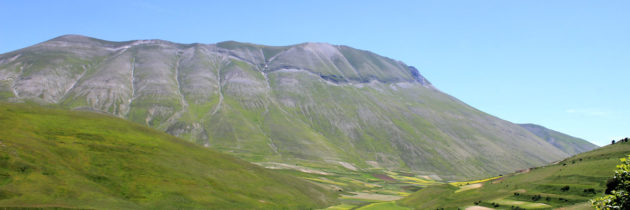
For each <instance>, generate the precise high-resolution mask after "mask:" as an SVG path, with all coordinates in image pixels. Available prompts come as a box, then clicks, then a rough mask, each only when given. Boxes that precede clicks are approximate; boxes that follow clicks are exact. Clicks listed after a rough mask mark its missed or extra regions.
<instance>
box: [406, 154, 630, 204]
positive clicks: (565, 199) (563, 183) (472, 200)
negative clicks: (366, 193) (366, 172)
mask: <svg viewBox="0 0 630 210" xmlns="http://www.w3.org/2000/svg"><path fill="white" fill-rule="evenodd" d="M629 153H630V144H629V143H618V144H615V145H609V146H605V147H602V148H599V149H596V150H593V151H590V152H586V153H582V154H579V155H576V156H573V157H570V158H567V159H565V160H563V161H560V162H558V163H556V164H552V165H548V166H544V167H538V168H532V169H531V170H530V172H527V173H515V174H509V175H506V176H504V177H502V179H496V178H497V177H493V178H489V179H484V180H478V181H471V182H465V183H464V182H459V183H449V184H442V185H432V186H428V187H426V188H424V189H421V190H419V191H418V192H415V193H413V194H412V195H410V196H409V197H406V198H404V199H402V200H400V201H398V204H400V205H404V206H408V207H414V208H418V209H435V208H447V209H448V208H465V207H467V206H473V205H480V206H486V207H492V206H493V204H498V205H499V208H501V206H503V208H505V207H510V206H518V207H521V208H526V209H535V208H560V207H571V208H573V207H575V208H585V206H584V203H585V202H588V201H589V200H590V199H592V198H594V197H597V196H600V195H602V194H603V191H604V189H605V188H606V186H605V184H606V180H607V179H609V178H610V177H611V176H612V174H613V170H614V169H615V166H616V165H617V164H618V163H619V158H621V157H624V156H625V155H627V154H629ZM482 181H483V182H482ZM466 183H469V184H470V185H466ZM480 183H481V184H483V185H482V186H481V187H474V188H473V187H471V185H473V184H480ZM591 191H594V192H595V193H592V192H591Z"/></svg>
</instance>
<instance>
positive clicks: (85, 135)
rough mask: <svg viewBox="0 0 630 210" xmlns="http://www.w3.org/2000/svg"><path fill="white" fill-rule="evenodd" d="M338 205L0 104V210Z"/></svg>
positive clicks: (140, 139)
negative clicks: (27, 209)
mask: <svg viewBox="0 0 630 210" xmlns="http://www.w3.org/2000/svg"><path fill="white" fill-rule="evenodd" d="M334 199H335V195H334V194H332V193H331V192H329V190H325V189H323V188H321V187H318V186H316V185H314V184H311V183H309V182H307V181H305V180H303V179H300V178H295V177H292V176H288V175H283V174H279V173H276V172H272V171H270V170H268V169H263V168H262V167H259V166H255V165H252V164H250V163H247V162H245V161H242V160H239V159H236V158H234V157H232V156H229V155H225V154H221V153H218V152H215V151H214V150H212V149H207V148H204V147H201V146H199V145H195V144H192V143H189V142H187V141H184V140H181V139H178V138H175V137H172V136H170V135H167V134H164V133H162V132H158V131H155V130H153V129H150V128H146V127H145V126H141V125H138V124H136V123H131V122H128V121H125V120H122V119H118V118H115V117H110V116H106V115H102V114H96V113H90V112H80V111H63V110H58V109H48V108H42V107H39V106H32V105H27V104H8V103H0V208H2V207H66V208H96V209H142V208H148V209H156V208H158V209H178V208H184V209H192V208H201V209H207V208H219V209H231V208H237V209H253V208H292V209H305V208H316V207H324V206H327V205H330V204H332V202H334Z"/></svg>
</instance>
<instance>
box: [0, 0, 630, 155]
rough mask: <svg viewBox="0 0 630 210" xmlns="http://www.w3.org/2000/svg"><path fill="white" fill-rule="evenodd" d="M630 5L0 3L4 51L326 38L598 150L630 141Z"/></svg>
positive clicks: (487, 1) (572, 0)
mask: <svg viewBox="0 0 630 210" xmlns="http://www.w3.org/2000/svg"><path fill="white" fill-rule="evenodd" d="M628 11H630V2H628V1H612V0H611V1H579V0H569V1H547V0H544V1H542V0H541V1H538V0H527V1H525V0H523V1H516V0H514V1H498V0H480V1H469V0H465V1H448V0H439V1H365V0H364V1H264V0H263V1H222V2H210V1H199V2H181V1H177V2H176V1H133V0H126V1H101V2H98V1H63V0H59V1H12V0H0V19H1V20H3V21H2V25H1V26H0V53H4V52H8V51H12V50H16V49H19V48H23V47H26V46H29V45H33V44H36V43H38V42H42V41H45V40H48V39H51V38H53V37H56V36H59V35H63V34H82V35H87V36H92V37H96V38H101V39H106V40H113V41H125V40H132V39H154V38H155V39H164V40H170V41H174V42H180V43H192V42H200V43H215V42H219V41H225V40H236V41H243V42H252V43H259V44H266V45H289V44H296V43H301V42H307V41H309V42H328V43H333V44H343V45H348V46H352V47H355V48H360V49H365V50H370V51H373V52H375V53H378V54H381V55H384V56H387V57H391V58H394V59H397V60H401V61H403V62H405V63H407V64H408V65H413V66H416V67H417V68H418V69H419V70H420V72H421V73H422V74H423V75H424V76H425V77H427V78H428V79H429V80H430V81H431V82H432V83H433V84H434V85H435V86H436V87H437V88H439V89H440V90H442V91H444V92H446V93H448V94H451V95H453V96H455V97H457V98H459V99H461V100H462V101H464V102H466V103H468V104H470V105H472V106H474V107H476V108H478V109H480V110H482V111H485V112H487V113H490V114H492V115H495V116H498V117H500V118H502V119H505V120H509V121H512V122H516V123H536V124H540V125H543V126H546V127H548V128H552V129H555V130H558V131H561V132H564V133H567V134H570V135H573V136H577V137H581V138H584V139H587V140H589V141H591V142H594V143H596V144H599V145H603V144H607V143H610V140H612V139H613V138H620V137H625V136H630V129H629V128H630V111H629V109H628V105H629V104H630V97H629V96H630V12H628Z"/></svg>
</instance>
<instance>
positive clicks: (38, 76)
mask: <svg viewBox="0 0 630 210" xmlns="http://www.w3.org/2000/svg"><path fill="white" fill-rule="evenodd" d="M0 100H5V101H13V102H16V101H35V102H38V103H50V104H57V105H59V106H61V107H66V108H69V109H82V110H93V111H99V112H106V113H110V114H112V115H115V116H118V117H121V118H125V119H128V120H131V121H134V122H137V123H141V124H145V125H148V126H150V127H153V128H157V129H160V130H164V131H166V132H168V133H170V134H173V135H176V136H179V137H182V138H184V139H188V140H190V141H194V142H196V143H198V144H201V145H206V146H209V147H213V148H216V149H219V150H222V151H225V152H228V153H231V154H235V155H237V156H239V157H241V158H244V159H246V160H249V161H253V162H258V163H282V164H286V163H290V164H301V165H307V166H311V167H340V168H347V169H349V170H364V169H369V168H388V169H400V170H409V171H414V172H417V173H421V174H428V175H439V176H441V177H443V178H446V179H451V178H458V177H481V176H487V175H497V174H499V173H503V172H507V171H513V170H516V169H521V168H528V167H531V166H536V165H542V164H545V163H549V162H551V161H556V160H559V159H562V158H564V157H568V156H569V153H568V152H566V151H563V150H562V148H558V147H555V146H554V145H553V144H550V143H549V142H547V141H545V140H544V139H541V138H540V137H538V136H536V135H534V134H532V133H531V132H529V131H527V130H526V129H524V128H522V127H520V126H518V125H516V124H513V123H510V122H507V121H504V120H501V119H498V118H496V117H493V116H491V115H488V114H486V113H483V112H481V111H479V110H477V109H474V108H473V107H470V106H468V105H466V104H465V103H463V102H461V101H459V100H457V99H456V98H453V97H451V96H449V95H447V94H445V93H442V92H440V91H439V90H437V89H435V88H434V87H433V86H432V85H431V83H430V82H429V81H428V80H427V79H426V78H424V77H423V76H422V75H421V74H420V72H419V71H418V70H417V69H416V68H414V67H411V66H408V65H406V64H404V63H402V62H400V61H396V60H393V59H389V58H386V57H383V56H379V55H377V54H374V53H372V52H369V51H364V50H357V49H354V48H351V47H347V46H341V45H330V44H325V43H303V44H297V45H291V46H263V45H256V44H249V43H239V42H233V41H229V42H221V43H217V44H177V43H172V42H168V41H162V40H136V41H127V42H110V41H104V40H99V39H94V38H90V37H84V36H78V35H67V36H61V37H58V38H55V39H52V40H49V41H46V42H43V43H40V44H37V45H34V46H31V47H27V48H24V49H20V50H17V51H13V52H9V53H5V54H2V55H0ZM571 154H572V153H571Z"/></svg>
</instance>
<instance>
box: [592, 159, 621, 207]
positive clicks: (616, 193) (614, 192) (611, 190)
mask: <svg viewBox="0 0 630 210" xmlns="http://www.w3.org/2000/svg"><path fill="white" fill-rule="evenodd" d="M606 185H607V186H606V194H607V195H604V196H603V197H600V198H596V199H594V200H591V202H592V204H593V206H594V207H595V208H597V209H630V155H628V157H627V158H621V164H620V165H617V170H615V175H614V176H613V178H612V180H610V181H609V182H608V183H607V184H606Z"/></svg>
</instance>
